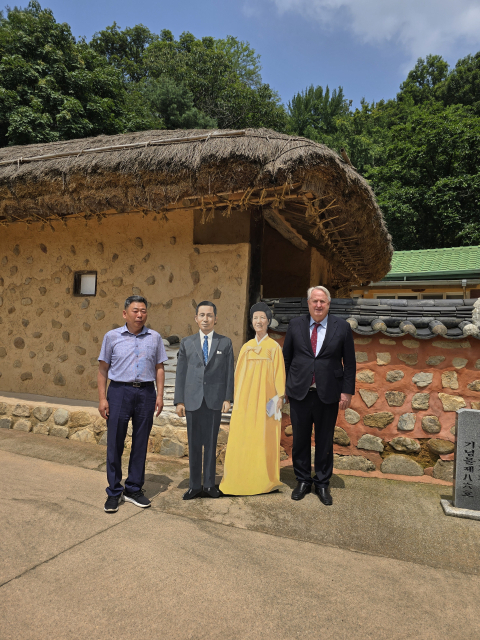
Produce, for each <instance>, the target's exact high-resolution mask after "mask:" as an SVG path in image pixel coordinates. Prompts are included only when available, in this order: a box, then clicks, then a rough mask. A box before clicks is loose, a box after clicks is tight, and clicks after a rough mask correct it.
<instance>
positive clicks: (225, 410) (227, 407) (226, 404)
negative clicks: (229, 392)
mask: <svg viewBox="0 0 480 640" xmlns="http://www.w3.org/2000/svg"><path fill="white" fill-rule="evenodd" d="M229 411H230V402H229V401H228V400H225V402H224V403H223V405H222V413H228V412H229Z"/></svg>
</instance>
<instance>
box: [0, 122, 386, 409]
mask: <svg viewBox="0 0 480 640" xmlns="http://www.w3.org/2000/svg"><path fill="white" fill-rule="evenodd" d="M391 254H392V248H391V244H390V237H389V235H388V233H387V230H386V228H385V225H384V223H383V220H382V216H381V212H380V211H379V209H378V206H377V205H376V202H375V199H374V196H373V194H372V192H371V190H370V188H369V187H368V185H367V183H366V182H365V181H364V180H363V179H362V178H361V177H360V176H359V175H358V174H357V173H356V172H355V171H354V170H353V169H352V168H351V167H350V166H349V165H348V164H346V163H345V162H344V161H342V159H341V158H340V157H339V156H338V155H337V154H335V153H334V152H332V151H331V150H329V149H328V148H327V147H325V146H323V145H319V144H316V143H314V142H312V141H310V140H306V139H303V138H295V137H290V136H287V135H282V134H278V133H275V132H273V131H268V130H253V129H249V130H245V131H231V132H227V131H215V132H212V131H173V132H167V131H147V132H141V133H132V134H125V135H119V136H108V137H107V136H101V137H98V138H95V139H82V140H71V141H66V142H58V143H50V144H37V145H30V146H23V147H9V148H4V149H1V150H0V267H1V275H0V391H2V390H3V391H7V392H23V393H31V394H42V395H46V396H53V397H68V398H79V399H90V400H95V399H96V397H97V395H96V386H97V383H96V373H97V356H98V353H99V349H100V345H101V341H102V337H103V335H104V333H105V332H106V331H108V330H110V329H112V328H114V327H117V326H119V325H120V324H123V322H122V308H123V302H124V300H125V298H126V297H127V296H129V295H131V294H142V295H145V296H146V298H147V299H148V301H149V324H150V326H151V327H153V328H154V329H157V330H159V331H160V332H161V333H162V335H163V336H165V337H168V336H170V335H172V334H176V335H178V336H185V335H188V334H190V333H192V332H193V331H194V330H195V329H196V327H195V326H194V322H193V316H194V307H195V305H196V303H197V302H199V301H201V300H203V299H211V300H213V301H214V302H215V303H216V304H217V306H218V314H219V323H218V329H219V331H221V332H223V333H225V334H227V335H229V336H231V337H232V339H233V343H234V348H235V351H236V352H237V353H238V351H239V349H240V347H241V345H242V343H243V342H244V341H245V339H246V337H247V333H248V323H247V313H248V308H249V306H250V304H252V303H253V302H255V301H257V300H259V299H260V298H261V296H264V297H273V296H280V295H281V296H283V297H285V296H301V295H304V292H305V290H306V288H307V287H308V286H310V285H314V284H319V283H323V284H326V285H327V286H328V287H330V289H331V290H332V292H333V293H334V294H336V295H340V296H341V295H347V294H348V292H349V290H350V287H352V286H355V285H357V286H361V285H362V283H368V282H370V281H372V280H379V279H380V278H381V277H383V275H384V274H385V273H386V272H387V271H388V269H389V266H390V258H391ZM173 375H174V374H173V373H172V374H171V376H173Z"/></svg>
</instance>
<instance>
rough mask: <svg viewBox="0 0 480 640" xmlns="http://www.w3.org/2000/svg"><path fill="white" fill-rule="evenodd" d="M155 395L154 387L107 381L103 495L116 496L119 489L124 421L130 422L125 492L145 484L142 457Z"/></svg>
mask: <svg viewBox="0 0 480 640" xmlns="http://www.w3.org/2000/svg"><path fill="white" fill-rule="evenodd" d="M156 397H157V393H156V391H155V385H153V384H151V385H148V386H146V387H140V388H137V387H132V386H130V385H125V384H123V382H115V381H113V380H112V381H111V382H110V385H109V387H108V391H107V400H108V405H109V410H110V414H109V416H108V420H107V480H108V487H107V494H108V495H109V496H119V495H120V494H121V493H122V491H123V487H122V485H121V480H122V454H123V449H124V444H125V437H126V435H127V428H128V422H129V420H130V418H131V419H132V426H133V431H132V450H131V452H130V462H129V464H128V477H127V479H126V480H125V490H126V491H129V492H135V491H139V490H140V489H141V488H142V486H143V483H144V482H145V458H146V457H147V446H148V437H149V436H150V431H151V430H152V424H153V414H154V412H155V401H156Z"/></svg>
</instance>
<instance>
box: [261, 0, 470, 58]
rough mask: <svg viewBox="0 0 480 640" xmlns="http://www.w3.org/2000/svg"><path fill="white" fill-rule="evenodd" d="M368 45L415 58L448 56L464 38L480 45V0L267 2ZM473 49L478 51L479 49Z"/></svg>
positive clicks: (280, 10)
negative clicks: (388, 47)
mask: <svg viewBox="0 0 480 640" xmlns="http://www.w3.org/2000/svg"><path fill="white" fill-rule="evenodd" d="M263 1H264V2H265V1H266V2H269V3H273V4H274V5H276V7H277V10H278V12H279V13H280V14H281V15H283V14H286V13H289V12H295V13H298V14H300V15H302V16H304V17H305V18H306V19H309V20H312V19H313V20H316V21H317V22H319V23H320V24H321V25H322V26H323V27H324V28H328V29H337V28H343V29H347V30H349V31H350V32H352V33H353V34H354V35H355V36H356V38H357V39H358V40H360V41H361V42H363V43H367V44H379V45H382V44H386V43H392V44H396V45H399V46H401V47H402V48H403V49H404V51H405V53H406V54H407V56H408V57H409V58H410V59H411V60H416V59H417V58H418V57H420V56H421V57H425V56H426V55H428V54H429V53H432V54H440V55H443V56H448V54H449V53H450V52H451V51H453V50H454V49H455V46H456V45H457V44H458V43H459V42H463V44H469V45H471V46H473V47H474V46H475V45H477V46H478V48H480V0H263ZM475 52H476V50H475V51H473V49H472V53H475Z"/></svg>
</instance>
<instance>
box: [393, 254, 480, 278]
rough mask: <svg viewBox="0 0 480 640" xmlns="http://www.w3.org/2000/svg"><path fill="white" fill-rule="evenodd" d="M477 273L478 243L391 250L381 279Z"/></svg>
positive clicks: (465, 275)
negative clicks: (451, 246)
mask: <svg viewBox="0 0 480 640" xmlns="http://www.w3.org/2000/svg"><path fill="white" fill-rule="evenodd" d="M447 276H448V277H449V278H452V277H453V278H455V277H459V278H460V277H463V278H465V277H468V276H470V277H472V276H476V277H478V276H480V246H476V247H453V248H449V249H420V250H419V251H394V253H393V258H392V268H391V270H390V271H389V272H388V273H387V275H386V276H385V278H384V280H403V279H404V278H405V277H407V278H415V277H417V278H420V277H422V278H424V279H429V278H432V279H433V278H435V279H437V278H445V277H447Z"/></svg>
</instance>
